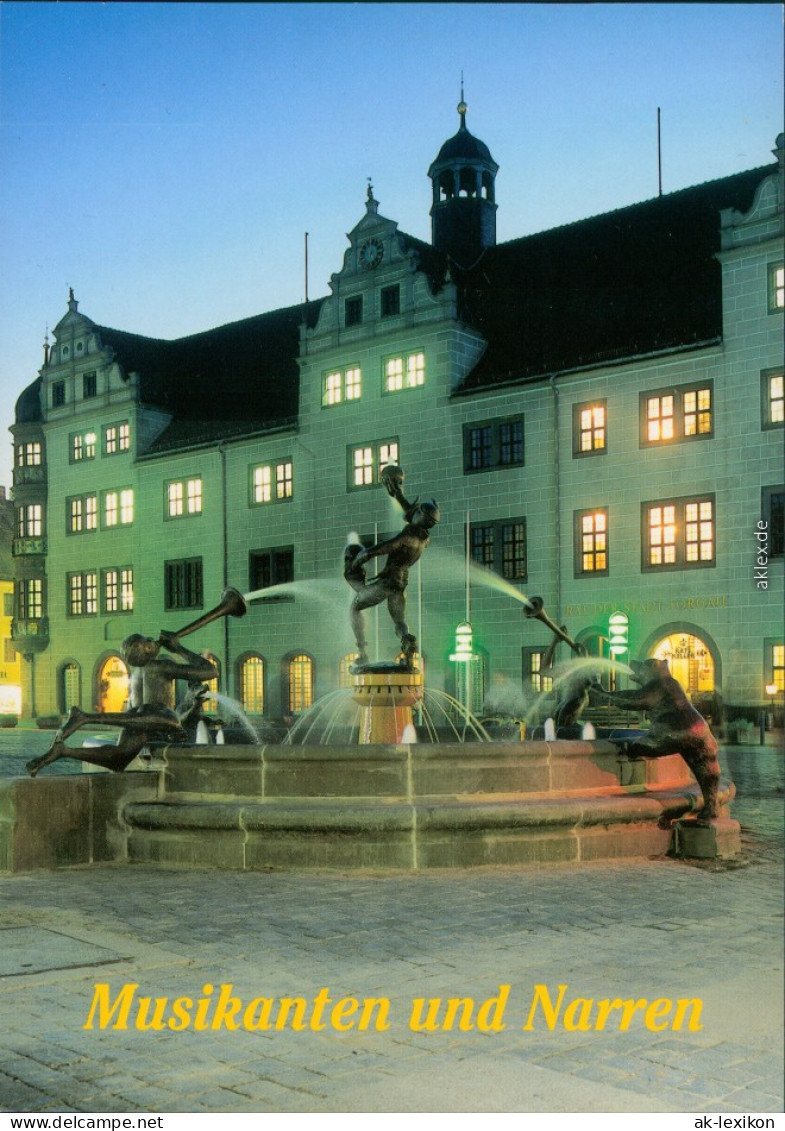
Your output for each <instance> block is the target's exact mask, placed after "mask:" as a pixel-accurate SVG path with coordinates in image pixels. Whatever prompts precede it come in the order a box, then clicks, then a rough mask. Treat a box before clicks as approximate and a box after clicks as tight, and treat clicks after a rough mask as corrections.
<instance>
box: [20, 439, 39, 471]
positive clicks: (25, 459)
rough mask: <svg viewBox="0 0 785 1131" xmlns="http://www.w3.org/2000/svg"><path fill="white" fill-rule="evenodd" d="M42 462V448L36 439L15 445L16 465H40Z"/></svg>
mask: <svg viewBox="0 0 785 1131" xmlns="http://www.w3.org/2000/svg"><path fill="white" fill-rule="evenodd" d="M41 462H42V448H41V444H40V443H39V442H38V441H37V440H31V441H29V442H28V443H26V444H17V447H16V466H17V467H40V466H41Z"/></svg>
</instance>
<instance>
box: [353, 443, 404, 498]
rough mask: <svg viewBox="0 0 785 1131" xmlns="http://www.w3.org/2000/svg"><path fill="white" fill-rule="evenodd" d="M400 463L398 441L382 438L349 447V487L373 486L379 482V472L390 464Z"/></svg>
mask: <svg viewBox="0 0 785 1131" xmlns="http://www.w3.org/2000/svg"><path fill="white" fill-rule="evenodd" d="M397 463H398V441H397V440H381V441H379V442H378V443H376V444H362V445H360V446H359V447H354V448H349V477H348V479H349V482H348V486H349V489H350V490H352V489H354V488H358V487H372V486H374V485H375V484H377V483H378V482H379V473H380V472H381V471H382V470H383V469H384V468H385V467H387V466H388V464H397Z"/></svg>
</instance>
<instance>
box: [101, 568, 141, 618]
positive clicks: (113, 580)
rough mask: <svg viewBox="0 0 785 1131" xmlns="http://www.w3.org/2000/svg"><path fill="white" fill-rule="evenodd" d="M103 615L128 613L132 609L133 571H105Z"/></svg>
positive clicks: (129, 569)
mask: <svg viewBox="0 0 785 1131" xmlns="http://www.w3.org/2000/svg"><path fill="white" fill-rule="evenodd" d="M103 586H104V598H103V601H104V603H103V610H104V612H105V613H130V612H133V607H134V571H133V570H132V569H131V568H130V567H129V568H128V569H107V570H104V574H103Z"/></svg>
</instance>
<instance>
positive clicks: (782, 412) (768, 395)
mask: <svg viewBox="0 0 785 1131" xmlns="http://www.w3.org/2000/svg"><path fill="white" fill-rule="evenodd" d="M761 399H762V409H763V427H764V428H781V427H782V426H783V424H785V377H783V371H782V370H781V369H776V370H767V371H766V372H765V373H762V374H761Z"/></svg>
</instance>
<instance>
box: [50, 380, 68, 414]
mask: <svg viewBox="0 0 785 1131" xmlns="http://www.w3.org/2000/svg"><path fill="white" fill-rule="evenodd" d="M64 404H65V381H55V383H54V385H52V408H60V407H61V406H62V405H64Z"/></svg>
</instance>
